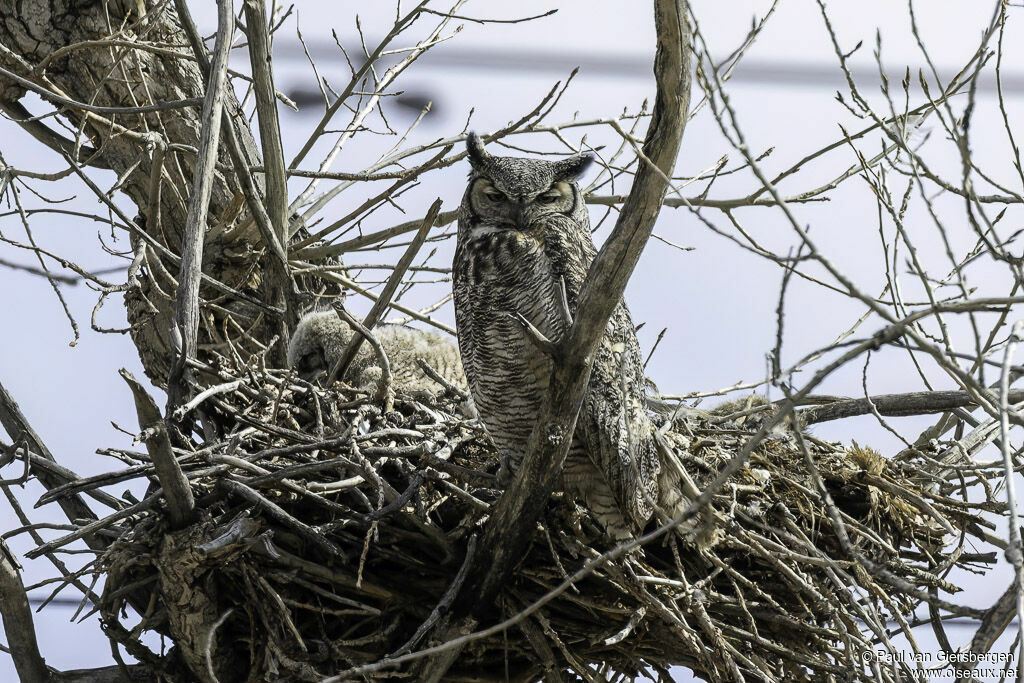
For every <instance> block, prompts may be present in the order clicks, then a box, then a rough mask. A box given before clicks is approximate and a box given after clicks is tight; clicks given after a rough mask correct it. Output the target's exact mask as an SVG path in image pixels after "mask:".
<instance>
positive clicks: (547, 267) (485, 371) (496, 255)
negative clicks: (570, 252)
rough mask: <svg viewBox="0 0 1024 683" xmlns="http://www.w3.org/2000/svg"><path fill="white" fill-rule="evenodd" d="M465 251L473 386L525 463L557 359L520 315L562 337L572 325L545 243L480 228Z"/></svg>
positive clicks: (499, 437) (461, 270)
mask: <svg viewBox="0 0 1024 683" xmlns="http://www.w3.org/2000/svg"><path fill="white" fill-rule="evenodd" d="M458 252H459V253H457V255H456V263H457V264H459V265H460V267H457V268H456V269H455V273H454V285H455V286H454V290H455V300H456V320H457V324H458V327H459V330H460V335H459V338H460V347H461V348H462V351H463V357H464V359H470V362H469V366H471V367H468V368H467V371H466V372H467V376H468V377H469V382H470V388H471V390H472V392H473V396H474V400H475V401H476V403H477V408H478V410H479V411H480V414H481V417H482V419H483V421H484V424H485V426H486V427H487V429H488V432H489V433H490V434H491V436H492V438H493V439H494V440H495V442H496V444H497V445H498V447H499V449H500V450H502V451H503V452H507V453H510V454H511V457H512V458H513V459H514V460H518V459H519V458H521V457H522V455H523V449H524V448H525V442H526V439H527V438H528V437H529V433H530V430H531V429H532V427H533V419H534V417H535V415H536V411H537V410H538V409H539V406H540V402H541V400H542V399H543V395H544V394H543V392H544V391H546V390H547V386H548V378H549V376H550V371H551V361H550V360H549V359H548V358H547V357H546V356H545V355H544V354H543V353H541V352H540V351H539V350H538V349H537V348H536V347H534V346H533V344H532V343H531V342H530V341H529V340H528V339H527V337H526V335H525V334H524V332H523V330H522V327H521V324H520V322H519V321H518V320H516V319H515V318H514V315H515V314H519V315H522V316H523V317H524V318H525V319H526V320H528V321H530V323H531V324H532V325H534V326H535V327H536V328H537V329H538V330H540V331H541V333H543V334H544V335H545V336H548V337H549V338H553V339H557V338H559V337H560V336H561V334H562V333H563V332H564V325H563V323H562V320H561V318H560V317H559V316H558V315H557V311H556V310H555V308H554V307H553V305H552V304H553V302H554V301H555V298H554V295H555V291H554V290H555V287H556V279H555V277H554V274H553V272H552V268H551V263H550V261H549V259H548V257H547V255H546V254H545V253H544V249H543V244H542V243H541V242H539V241H538V240H536V239H535V238H533V237H531V236H529V235H525V234H523V233H521V232H518V231H514V230H491V229H485V230H480V231H479V232H478V234H477V235H476V236H475V238H473V239H470V240H467V241H466V242H465V243H464V244H460V245H459V248H458ZM507 406H514V407H515V410H514V412H512V413H509V411H507V410H506V407H507Z"/></svg>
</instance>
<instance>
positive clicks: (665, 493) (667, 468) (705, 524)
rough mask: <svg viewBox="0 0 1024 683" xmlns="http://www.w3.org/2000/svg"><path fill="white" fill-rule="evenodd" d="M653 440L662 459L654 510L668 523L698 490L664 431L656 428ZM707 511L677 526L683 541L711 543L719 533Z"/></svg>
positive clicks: (660, 520) (689, 501) (706, 545)
mask: <svg viewBox="0 0 1024 683" xmlns="http://www.w3.org/2000/svg"><path fill="white" fill-rule="evenodd" d="M654 442H655V444H657V447H658V458H659V460H660V461H661V471H660V472H659V473H658V504H657V506H656V511H657V515H658V521H659V522H660V523H662V524H667V523H669V522H672V521H673V520H676V519H678V518H679V516H681V515H682V514H684V513H685V512H686V511H687V509H688V508H689V506H690V503H691V502H693V501H694V500H695V499H696V498H697V497H698V496H699V495H700V490H699V489H698V488H697V485H696V484H695V483H694V482H693V479H692V478H691V477H690V475H689V474H688V473H687V471H686V469H685V468H684V467H683V464H682V462H680V460H679V457H678V456H677V455H676V452H675V449H674V448H673V447H672V444H671V443H669V441H668V439H666V438H665V436H664V434H662V433H661V432H659V431H657V430H655V432H654ZM709 514H710V513H709V512H706V511H701V512H698V514H697V515H696V516H694V517H692V518H690V519H688V520H686V521H685V522H683V523H682V524H680V525H679V526H677V527H676V532H677V533H678V534H679V535H680V536H681V537H682V538H683V540H684V541H686V542H687V543H691V544H693V545H695V546H697V547H699V548H706V547H708V546H710V545H712V544H713V543H714V541H715V539H716V537H717V535H718V532H717V529H718V526H717V525H715V524H714V521H713V520H712V519H711V518H710V517H709V516H708V515H709Z"/></svg>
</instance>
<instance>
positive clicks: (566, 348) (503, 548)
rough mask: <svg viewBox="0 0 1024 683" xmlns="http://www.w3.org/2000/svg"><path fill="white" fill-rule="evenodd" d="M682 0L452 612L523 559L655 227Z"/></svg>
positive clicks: (667, 160) (481, 598) (663, 29)
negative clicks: (547, 375) (533, 411)
mask: <svg viewBox="0 0 1024 683" xmlns="http://www.w3.org/2000/svg"><path fill="white" fill-rule="evenodd" d="M686 14H687V4H686V2H685V0H658V1H657V2H656V3H655V26H656V30H657V39H658V45H657V54H656V56H655V63H654V74H655V79H656V81H657V88H658V89H657V97H656V100H655V104H654V110H653V115H652V117H651V125H650V128H649V129H648V131H647V137H646V141H645V143H644V151H643V155H644V157H646V159H647V160H648V162H647V163H644V164H642V165H641V166H640V168H639V169H638V171H637V174H636V178H635V180H634V183H633V190H632V192H631V194H630V196H629V198H628V199H627V200H626V203H625V204H624V205H623V208H622V212H621V213H620V214H619V218H618V220H617V221H616V224H615V229H614V230H613V231H612V234H611V236H609V238H608V240H607V242H605V244H604V246H603V247H602V248H601V251H600V252H599V253H598V255H597V258H596V259H595V261H594V263H593V265H592V266H591V268H590V272H589V273H588V275H587V279H586V281H585V282H584V285H583V289H582V292H581V295H580V301H579V307H578V309H577V314H576V318H575V320H574V322H573V325H572V327H571V328H570V329H569V331H568V333H567V334H566V338H565V339H564V340H563V341H561V342H560V343H559V351H558V356H557V359H556V362H555V366H554V372H553V375H552V379H551V385H550V390H549V394H548V396H547V397H546V400H545V403H544V407H543V408H542V410H541V414H540V415H539V416H538V419H537V423H536V425H535V426H534V430H533V433H532V434H531V436H530V441H529V445H528V448H527V455H526V457H525V458H524V460H523V463H522V465H521V466H520V468H519V470H518V471H517V472H516V474H515V477H514V479H513V481H512V484H511V486H510V487H509V488H508V489H507V490H506V491H505V493H504V494H503V495H502V497H501V499H500V500H499V501H498V503H497V505H496V506H495V509H494V512H493V513H492V516H491V519H490V520H489V521H488V524H487V527H486V528H485V531H484V536H483V539H482V542H481V544H480V550H479V557H478V559H477V561H476V562H475V563H474V565H475V567H474V571H473V572H472V573H471V575H470V578H469V579H467V582H466V588H464V589H463V591H462V593H461V594H460V598H459V600H458V601H457V603H456V605H457V611H458V612H459V613H461V614H470V613H476V612H477V611H478V610H482V609H485V608H487V607H488V606H489V605H491V604H492V603H493V601H494V597H495V595H497V592H498V591H499V590H500V588H501V586H502V585H503V584H504V582H505V580H506V577H507V576H508V575H509V573H510V572H511V571H512V568H513V567H515V565H516V560H517V558H519V557H521V556H522V553H523V549H524V548H525V546H526V543H527V542H528V540H529V538H530V537H531V536H532V535H533V532H534V525H535V523H536V520H537V518H538V516H539V514H540V512H541V511H542V510H543V509H544V506H545V503H546V502H547V499H548V498H549V497H550V495H551V492H552V490H553V489H554V486H555V481H556V479H557V477H558V475H559V473H560V472H561V468H562V464H563V463H564V461H565V456H566V454H567V452H568V449H569V445H570V442H571V440H572V434H573V430H574V428H575V424H576V417H577V415H578V413H579V410H580V406H581V404H582V401H583V396H584V393H585V390H586V386H587V382H588V380H589V377H590V368H591V366H592V364H593V359H594V353H595V351H596V349H597V346H598V344H599V343H600V340H601V338H602V336H603V334H604V331H605V328H606V327H607V324H608V319H609V317H610V316H611V314H612V311H613V310H614V308H615V307H616V306H617V305H618V303H619V301H620V299H621V298H622V293H623V291H624V290H625V287H626V283H627V282H628V281H629V277H630V275H631V274H632V272H633V268H634V267H635V266H636V263H637V261H638V260H639V258H640V254H641V252H642V251H643V248H644V245H645V244H646V243H647V239H648V238H649V237H650V234H651V231H652V230H653V228H654V222H655V219H656V218H657V216H658V213H659V210H660V209H661V204H662V201H663V199H664V197H665V194H666V192H667V191H668V188H669V180H668V179H669V177H670V176H671V175H672V169H673V167H674V165H675V161H676V157H677V156H678V154H679V146H680V143H681V141H682V136H683V130H684V128H685V126H686V113H687V108H688V106H689V98H690V82H691V76H690V33H689V27H688V24H687V16H686Z"/></svg>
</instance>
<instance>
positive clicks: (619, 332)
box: [545, 216, 660, 527]
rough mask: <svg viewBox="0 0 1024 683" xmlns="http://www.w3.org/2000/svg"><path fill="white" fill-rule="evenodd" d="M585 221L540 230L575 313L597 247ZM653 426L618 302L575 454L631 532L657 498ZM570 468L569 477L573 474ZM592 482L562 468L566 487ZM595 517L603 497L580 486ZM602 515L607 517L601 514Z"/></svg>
mask: <svg viewBox="0 0 1024 683" xmlns="http://www.w3.org/2000/svg"><path fill="white" fill-rule="evenodd" d="M587 225H588V224H586V223H581V222H580V221H577V220H574V219H572V218H569V217H568V216H557V217H553V218H551V219H549V220H548V222H547V226H546V231H545V232H546V235H547V237H546V239H545V242H546V247H545V252H546V253H547V255H548V258H549V259H550V260H551V265H552V271H553V273H554V275H555V277H556V279H558V278H564V280H565V286H566V293H567V295H568V300H569V308H570V310H571V311H573V313H575V311H576V307H577V304H578V298H579V294H580V290H581V289H582V287H583V281H584V279H585V278H586V275H587V271H588V269H589V267H590V264H591V263H592V262H593V260H594V258H595V256H596V249H595V247H594V243H593V241H592V239H591V236H590V233H589V230H588V229H587ZM652 430H653V426H652V424H651V422H650V419H649V418H648V416H647V412H646V408H645V403H644V377H643V361H642V358H641V354H640V346H639V344H638V343H637V339H636V332H635V330H634V327H633V321H632V320H631V319H630V316H629V311H628V309H627V308H626V305H625V303H623V302H620V303H619V305H618V306H616V308H615V311H614V313H613V314H612V317H611V319H610V320H609V322H608V327H607V329H606V330H605V334H604V337H603V339H602V340H601V344H600V346H599V348H598V351H597V356H596V358H595V360H594V366H593V370H592V371H591V375H590V382H589V384H588V386H587V394H586V397H585V398H584V402H583V407H582V409H581V411H580V417H579V421H578V422H577V426H576V438H577V440H578V442H579V444H578V447H577V448H578V449H579V450H582V451H583V452H585V454H586V456H587V457H588V458H589V460H590V461H591V462H592V463H593V465H594V468H595V469H596V472H597V473H599V475H600V476H601V477H602V478H603V480H604V484H606V486H607V489H609V490H610V492H611V494H612V496H614V499H615V502H616V503H617V507H618V510H620V511H621V512H622V513H623V514H624V516H626V517H627V518H628V519H629V520H630V521H631V522H632V524H633V525H634V526H635V527H642V526H643V524H644V523H645V522H646V521H647V519H648V518H649V517H650V515H651V513H652V511H653V506H654V502H655V501H656V500H657V495H658V489H657V486H658V472H659V470H660V465H659V460H658V457H657V452H656V450H655V445H654V440H653V438H652V434H653V431H652ZM574 468H575V470H576V471H574ZM586 476H593V474H589V475H588V474H587V473H586V467H585V464H580V463H576V464H575V465H574V464H573V463H567V483H572V481H571V480H572V478H573V477H586ZM586 484H587V485H588V486H589V488H590V489H591V491H592V492H591V494H590V496H589V497H590V498H591V499H592V500H590V501H588V502H590V503H591V507H594V508H595V512H599V513H600V512H601V509H600V508H606V507H607V504H606V503H605V501H604V500H603V499H604V498H607V493H605V490H603V487H602V486H601V485H600V484H599V483H594V482H586ZM606 516H607V515H606Z"/></svg>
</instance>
